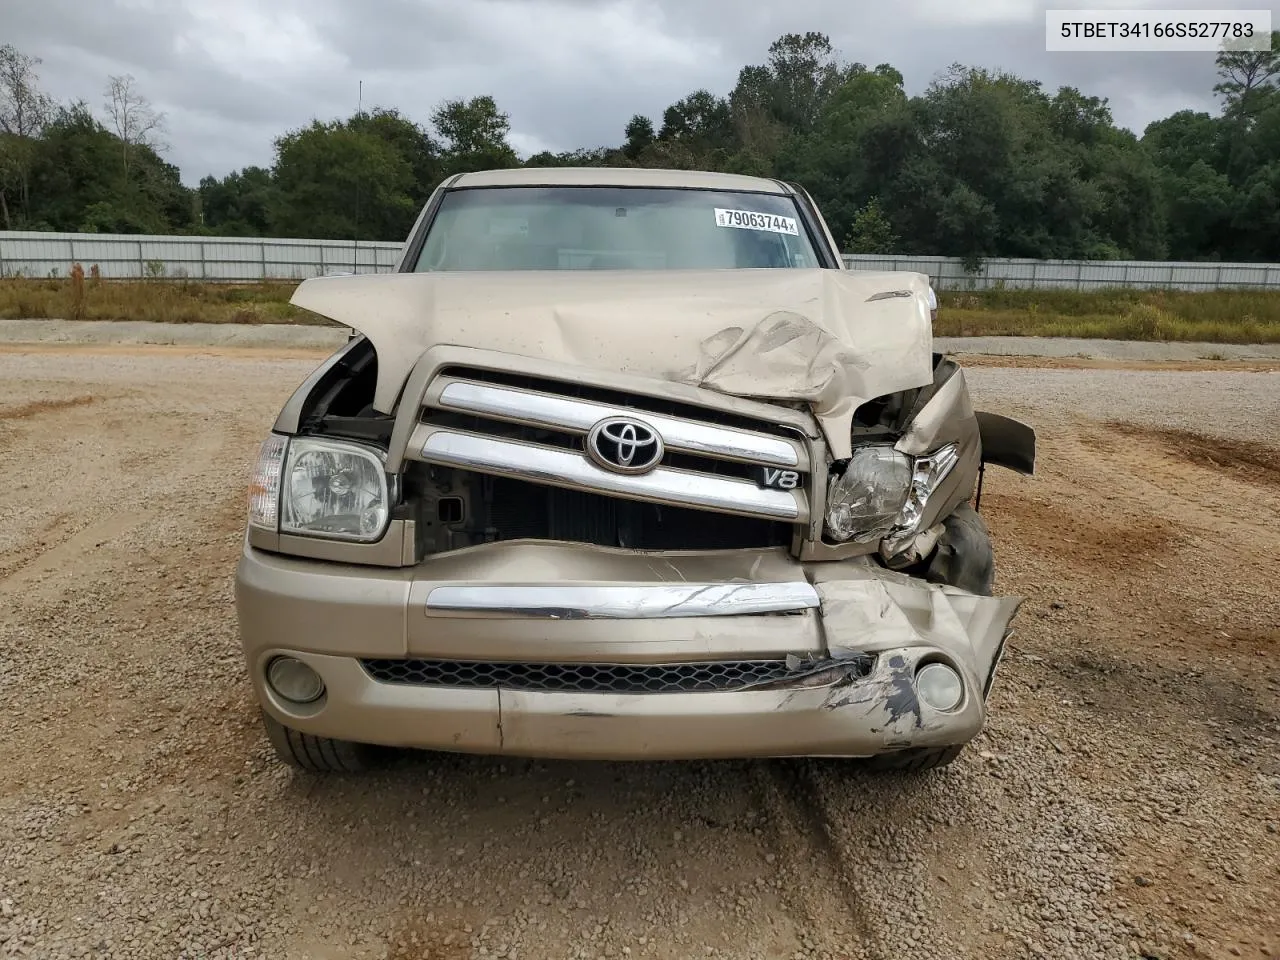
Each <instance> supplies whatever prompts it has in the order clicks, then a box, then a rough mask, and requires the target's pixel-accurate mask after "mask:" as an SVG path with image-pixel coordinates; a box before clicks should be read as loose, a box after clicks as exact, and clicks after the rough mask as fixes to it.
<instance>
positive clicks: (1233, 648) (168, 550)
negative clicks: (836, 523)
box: [0, 346, 1280, 960]
mask: <svg viewBox="0 0 1280 960" xmlns="http://www.w3.org/2000/svg"><path fill="white" fill-rule="evenodd" d="M314 363H315V359H314V358H309V359H279V358H274V357H270V356H265V355H264V354H263V351H239V352H237V351H235V350H225V351H222V352H221V353H220V355H191V354H184V353H182V352H181V351H180V350H177V349H176V348H170V349H169V350H167V351H163V352H160V351H149V350H147V349H146V348H133V349H132V350H128V351H125V350H107V349H102V350H98V351H95V350H93V349H90V348H74V347H52V346H46V347H31V348H22V347H7V348H4V349H0V481H2V482H3V489H4V490H5V491H6V496H5V497H4V498H3V499H0V610H3V611H4V615H3V617H0V711H2V712H3V715H4V716H5V717H6V718H7V719H8V720H9V722H8V723H7V724H6V732H7V734H8V735H7V736H5V737H3V738H0V825H3V826H2V827H0V956H3V957H33V958H42V960H43V958H49V960H58V958H70V957H95V958H135V957H136V958H184V960H186V958H190V960H196V958H200V960H204V958H233V957H234V958H250V957H254V958H271V960H276V958H299V960H301V958H315V960H337V958H344V960H345V958H356V957H366V958H394V960H409V958H413V960H427V958H430V960H458V958H472V957H485V958H489V957H507V958H543V957H545V958H557V960H561V958H587V957H590V958H596V957H609V958H620V957H635V958H641V957H652V958H671V960H676V958H679V960H685V958H690V957H702V956H707V957H720V958H830V960H837V958H838V960H849V958H868V960H872V958H876V960H880V958H897V957H903V958H907V957H910V958H918V957H921V956H927V957H947V958H951V957H956V958H969V957H972V958H980V957H981V958H987V957H1017V958H1022V957H1045V958H1050V957H1051V958H1055V960H1056V958H1074V957H1081V958H1116V960H1120V958H1138V957H1148V958H1153V957H1161V958H1170V960H1172V958H1175V957H1222V958H1228V957H1237V956H1244V957H1274V956H1280V908H1278V907H1277V904H1278V903H1280V833H1278V831H1280V759H1278V757H1277V749H1276V748H1277V743H1278V741H1280V719H1278V716H1277V715H1278V712H1280V710H1278V708H1280V679H1278V677H1277V673H1276V671H1275V668H1274V664H1275V654H1276V646H1277V643H1280V596H1278V595H1277V592H1276V590H1275V587H1274V584H1275V583H1276V582H1277V581H1278V580H1280V563H1278V561H1277V557H1280V528H1278V526H1277V524H1276V518H1277V517H1278V516H1280V416H1277V407H1276V403H1277V394H1278V393H1280V390H1278V389H1277V388H1278V387H1280V380H1278V379H1277V375H1276V374H1271V373H1250V372H1219V373H1208V372H1203V371H1198V372H1154V371H1127V370H1057V369H1011V368H999V367H993V366H983V367H981V368H977V369H973V370H972V371H971V372H970V378H971V382H972V385H973V392H974V395H975V398H976V400H977V402H978V403H979V405H981V406H983V407H984V408H987V409H993V410H998V411H1004V412H1009V413H1012V414H1013V415H1021V416H1024V417H1026V418H1027V419H1028V420H1030V422H1032V423H1033V424H1034V425H1035V426H1036V428H1037V430H1038V431H1039V435H1040V460H1039V469H1038V472H1037V475H1036V476H1035V477H1034V478H1024V477H1019V476H1016V475H1013V474H1009V473H1007V472H1003V471H996V470H993V471H991V472H990V473H989V474H988V478H987V483H986V488H985V492H984V495H983V500H982V509H983V513H984V515H985V516H986V517H987V518H988V523H989V524H990V525H991V528H992V532H993V536H994V537H995V540H996V548H997V558H998V563H999V584H998V589H999V590H1000V591H1001V592H1008V593H1017V594H1020V595H1023V596H1026V597H1027V602H1026V604H1025V605H1024V607H1023V609H1022V611H1021V612H1020V613H1019V617H1018V620H1017V622H1016V623H1017V627H1018V632H1017V634H1016V635H1015V637H1014V640H1013V642H1012V645H1011V648H1010V650H1009V654H1008V656H1007V658H1006V661H1005V663H1004V665H1003V666H1002V667H1001V671H1000V674H999V677H998V679H997V683H996V689H995V693H994V694H993V701H992V709H993V713H992V716H991V719H990V722H989V725H988V727H987V729H986V730H985V731H984V733H983V734H982V735H981V736H980V737H979V739H978V740H977V741H975V743H974V744H973V745H972V747H971V749H969V750H968V751H966V753H965V754H964V755H963V756H962V758H961V759H960V760H959V761H957V762H956V763H955V764H954V765H953V766H952V767H949V768H947V769H946V770H943V771H939V772H937V773H934V774H928V775H922V776H882V777H874V778H872V777H863V776H859V775H856V774H854V773H852V772H850V771H849V770H848V769H847V768H846V767H845V766H843V765H841V764H839V763H838V762H826V761H824V762H750V763H706V764H665V765H661V764H635V765H625V764H590V763H543V762H534V761H510V760H506V761H500V760H496V759H491V758H479V757H463V756H425V755H423V756H406V757H404V758H402V759H401V760H399V761H398V762H397V763H396V764H395V765H393V766H392V768H390V769H388V770H385V771H381V772H379V773H376V774H373V775H370V776H367V777H361V778H355V779H336V780H333V779H329V780H326V779H323V778H320V779H314V778H309V777H306V776H301V775H295V774H293V773H292V772H291V771H289V770H287V769H285V768H284V767H282V766H281V765H280V764H278V763H277V762H276V761H275V760H274V758H273V757H272V756H271V754H270V752H269V749H268V747H267V745H266V743H265V740H264V738H263V736H262V733H261V730H260V727H259V726H258V723H257V718H256V715H255V712H254V709H253V704H252V701H251V698H250V693H249V687H248V683H247V680H246V678H245V676H244V672H243V669H244V668H243V663H242V662H241V660H240V655H239V649H238V645H237V642H236V636H235V620H234V610H233V606H232V591H231V579H232V576H233V569H234V563H235V558H236V555H237V552H238V548H239V542H240V537H241V531H242V526H243V513H242V491H243V486H244V480H245V475H246V471H247V468H248V464H249V461H250V458H251V457H252V456H253V453H254V451H255V449H256V444H257V442H258V440H259V439H260V437H261V436H262V434H263V433H264V432H265V431H266V430H267V429H268V428H269V426H270V424H271V422H272V420H273V419H274V415H275V412H276V410H277V408H278V406H279V404H280V403H281V402H282V401H283V400H284V399H285V397H286V396H287V395H288V393H289V392H290V391H291V390H292V389H293V387H294V386H295V385H296V383H297V382H298V381H299V380H300V379H301V378H302V377H303V376H304V375H305V374H306V373H307V372H308V371H309V370H310V369H311V368H312V366H313V365H314ZM1113 421H1114V422H1113Z"/></svg>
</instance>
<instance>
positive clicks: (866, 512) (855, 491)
mask: <svg viewBox="0 0 1280 960" xmlns="http://www.w3.org/2000/svg"><path fill="white" fill-rule="evenodd" d="M910 489H911V458H910V457H908V456H907V455H906V454H904V453H899V452H898V451H897V450H895V449H893V447H891V446H885V445H869V446H864V447H859V448H858V449H856V450H855V451H854V452H853V457H852V458H851V459H850V460H849V465H848V466H847V467H845V470H844V473H842V474H840V476H838V477H833V478H832V479H831V483H830V486H829V487H828V488H827V530H828V531H829V532H830V533H831V536H832V537H834V538H835V539H837V540H840V541H848V540H852V541H854V542H855V543H871V542H874V541H876V540H880V539H882V538H883V537H885V536H886V535H888V533H889V532H890V531H891V530H892V529H893V528H894V526H895V525H896V524H897V523H898V518H899V515H900V514H901V513H902V509H903V507H904V506H905V505H906V502H907V495H908V494H909V493H910Z"/></svg>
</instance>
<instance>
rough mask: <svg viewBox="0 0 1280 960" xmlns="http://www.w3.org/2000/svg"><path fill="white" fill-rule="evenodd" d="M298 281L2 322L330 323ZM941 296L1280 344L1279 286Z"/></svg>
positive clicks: (988, 327) (973, 326)
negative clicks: (308, 304) (294, 301)
mask: <svg viewBox="0 0 1280 960" xmlns="http://www.w3.org/2000/svg"><path fill="white" fill-rule="evenodd" d="M297 285H298V284H297V281H291V280H281V281H271V282H265V283H205V282H202V281H191V280H96V279H92V278H91V279H87V280H83V281H81V282H80V283H79V284H77V283H76V281H75V280H74V279H68V280H29V279H0V318H10V319H12V318H18V319H26V318H37V319H38V318H51V317H52V318H59V319H85V320H152V321H157V322H161V323H195V322H202V323H302V324H318V325H328V324H329V321H327V320H324V319H323V318H321V317H318V316H316V315H315V314H313V313H309V312H307V311H305V310H299V309H298V308H296V307H292V306H290V305H289V297H290V296H292V295H293V291H294V289H295V288H296V287H297ZM938 300H939V308H940V309H939V310H938V322H937V324H936V325H935V327H934V333H936V334H937V335H938V336H950V337H954V336H970V337H973V336H1035V337H1085V338H1096V339H1102V340H1171V341H1172V340H1182V341H1188V340H1195V341H1205V342H1208V343H1280V290H1260V291H1245V290H1215V291H1204V292H1197V293H1184V292H1181V291H1170V290H1097V291H1083V292H1077V291H1075V290H983V291H978V292H974V293H959V292H954V293H953V292H941V293H939V295H938Z"/></svg>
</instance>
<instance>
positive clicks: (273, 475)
mask: <svg viewBox="0 0 1280 960" xmlns="http://www.w3.org/2000/svg"><path fill="white" fill-rule="evenodd" d="M288 445H289V438H288V437H282V436H280V434H278V433H273V434H271V436H269V437H267V439H265V440H263V441H262V446H261V447H260V448H259V449H258V460H257V462H256V463H254V465H253V475H252V476H251V477H250V479H249V522H250V523H251V524H253V525H254V526H255V527H264V528H266V529H267V530H270V531H271V532H272V533H275V531H276V529H277V525H278V524H279V522H280V471H281V470H282V469H283V466H284V451H285V448H286V447H287V446H288Z"/></svg>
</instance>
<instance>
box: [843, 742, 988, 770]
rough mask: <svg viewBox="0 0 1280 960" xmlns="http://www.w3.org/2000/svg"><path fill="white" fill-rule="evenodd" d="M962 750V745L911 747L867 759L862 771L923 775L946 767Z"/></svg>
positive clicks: (963, 746)
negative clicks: (927, 771)
mask: <svg viewBox="0 0 1280 960" xmlns="http://www.w3.org/2000/svg"><path fill="white" fill-rule="evenodd" d="M964 748H965V745H964V744H963V743H962V744H959V745H958V746H952V747H913V748H911V749H909V750H898V751H896V752H894V753H882V754H879V755H878V756H874V757H867V758H866V760H864V761H863V764H864V769H866V770H869V771H871V772H872V773H889V772H898V773H924V772H925V771H926V770H937V769H939V768H941V767H945V766H947V764H949V763H951V762H952V761H953V760H955V759H956V758H957V757H958V756H960V754H961V753H962V752H964Z"/></svg>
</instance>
